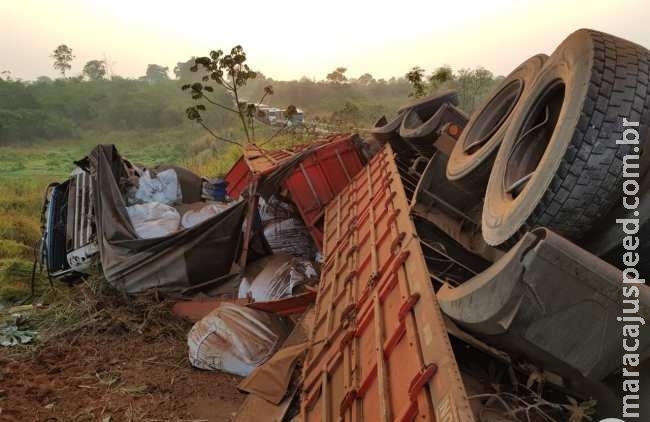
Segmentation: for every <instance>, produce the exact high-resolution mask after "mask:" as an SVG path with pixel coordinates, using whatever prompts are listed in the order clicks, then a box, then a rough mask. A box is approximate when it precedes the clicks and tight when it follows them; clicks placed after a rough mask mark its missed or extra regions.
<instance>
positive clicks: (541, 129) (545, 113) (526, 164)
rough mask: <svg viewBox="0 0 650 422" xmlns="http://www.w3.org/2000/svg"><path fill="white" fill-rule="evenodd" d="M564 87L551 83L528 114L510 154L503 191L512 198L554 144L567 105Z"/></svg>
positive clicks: (517, 193) (560, 83)
mask: <svg viewBox="0 0 650 422" xmlns="http://www.w3.org/2000/svg"><path fill="white" fill-rule="evenodd" d="M564 95H565V84H564V82H563V81H562V80H559V79H558V80H555V81H553V82H551V83H550V84H549V85H548V86H547V87H546V89H544V90H543V91H542V93H541V94H540V95H539V97H538V98H537V99H536V100H535V101H534V102H533V106H532V107H531V108H530V109H529V110H528V111H527V112H526V115H525V117H524V120H523V122H524V123H523V125H522V126H521V128H520V129H519V130H518V135H517V140H516V141H515V143H514V144H513V147H512V150H511V151H510V154H509V155H508V159H507V162H506V170H505V173H504V178H503V189H504V191H505V193H506V194H508V195H510V196H511V197H512V198H513V199H514V198H516V197H517V196H519V194H520V193H521V192H522V191H523V189H524V188H525V187H526V184H527V183H528V181H529V180H530V179H531V178H532V177H533V175H534V174H535V170H536V169H537V166H538V165H539V163H540V161H541V160H542V157H543V156H544V153H545V152H546V149H547V147H548V145H549V143H550V141H551V138H552V136H553V133H554V132H555V127H556V125H557V122H558V118H559V116H560V113H561V111H562V104H563V103H564Z"/></svg>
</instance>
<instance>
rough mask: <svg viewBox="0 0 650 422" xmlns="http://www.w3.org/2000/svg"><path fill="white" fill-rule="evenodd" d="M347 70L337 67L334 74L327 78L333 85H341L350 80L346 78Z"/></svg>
mask: <svg viewBox="0 0 650 422" xmlns="http://www.w3.org/2000/svg"><path fill="white" fill-rule="evenodd" d="M347 70H348V69H347V68H346V67H337V68H336V69H334V71H333V72H331V73H328V74H327V76H326V78H327V80H328V81H330V82H332V83H335V84H341V83H343V82H346V81H347V80H348V78H347V77H346V76H345V72H346V71H347Z"/></svg>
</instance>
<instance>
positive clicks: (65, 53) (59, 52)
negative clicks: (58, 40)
mask: <svg viewBox="0 0 650 422" xmlns="http://www.w3.org/2000/svg"><path fill="white" fill-rule="evenodd" d="M50 57H51V58H53V59H54V64H53V66H54V68H55V69H56V70H58V71H59V72H61V75H62V76H63V77H64V78H65V72H66V71H68V70H70V69H71V68H72V65H71V63H72V60H74V57H75V56H74V55H73V54H72V49H71V48H70V47H68V46H67V45H65V44H61V45H60V46H58V47H57V48H56V49H55V50H54V51H53V52H52V54H51V55H50Z"/></svg>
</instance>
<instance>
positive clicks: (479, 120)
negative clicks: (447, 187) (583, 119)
mask: <svg viewBox="0 0 650 422" xmlns="http://www.w3.org/2000/svg"><path fill="white" fill-rule="evenodd" d="M547 59H548V56H547V55H546V54H538V55H536V56H533V57H531V58H529V59H528V60H526V61H525V62H523V63H522V64H520V65H519V66H517V68H516V69H515V70H513V71H512V72H511V73H510V74H509V75H508V76H507V77H506V78H505V79H504V80H503V81H502V82H501V83H500V84H499V86H497V87H496V88H495V89H494V90H493V91H492V93H491V94H490V95H489V96H488V98H487V99H486V100H485V101H484V102H483V104H482V105H481V106H480V107H479V108H478V109H477V110H476V111H475V112H474V113H473V114H472V116H471V117H470V119H469V122H468V123H467V126H465V129H463V132H462V133H461V135H460V137H459V138H458V141H457V142H456V144H455V146H454V149H453V150H452V153H451V156H450V157H449V162H448V164H447V179H448V180H450V181H452V182H453V183H454V184H456V185H458V186H459V187H460V188H462V189H465V190H467V191H470V192H480V193H483V192H484V191H485V187H486V186H487V181H488V178H489V177H490V170H491V169H492V164H493V163H494V157H495V156H496V152H497V150H498V149H499V145H500V144H501V140H502V139H503V136H504V134H505V132H506V129H507V128H508V123H509V121H510V118H511V117H512V115H513V114H514V111H515V109H516V107H517V105H519V104H521V102H522V100H523V98H525V96H526V94H527V92H528V91H529V89H530V86H531V85H532V83H533V80H534V79H535V77H536V76H537V75H538V74H539V71H540V69H541V68H542V66H543V65H544V63H545V62H546V60H547Z"/></svg>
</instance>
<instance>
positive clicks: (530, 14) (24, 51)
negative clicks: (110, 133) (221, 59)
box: [0, 0, 650, 79]
mask: <svg viewBox="0 0 650 422" xmlns="http://www.w3.org/2000/svg"><path fill="white" fill-rule="evenodd" d="M648 1H649V0H620V1H616V2H614V1H605V0H591V1H588V0H584V1H571V0H545V1H536V2H532V1H531V2H526V1H508V0H492V1H468V0H464V1H448V0H446V1H439V2H437V1H431V0H429V1H410V2H405V1H393V2H384V1H366V2H355V1H352V0H347V1H342V0H328V1H313V2H309V1H300V2H298V1H292V0H289V1H286V0H284V1H277V0H270V1H257V0H255V1H236V2H228V3H224V2H221V1H218V0H217V1H215V0H212V1H197V2H192V1H178V0H177V1H173V2H172V1H165V0H156V1H149V0H102V1H96V0H87V1H82V0H56V1H55V0H51V1H39V0H0V28H1V29H0V34H1V36H0V71H3V70H9V71H11V72H12V75H13V76H14V77H17V78H22V79H35V78H36V77H38V76H40V75H47V76H51V77H54V76H56V72H55V71H54V69H53V68H52V60H51V59H50V57H49V55H50V54H51V52H52V51H53V50H54V49H55V48H56V46H57V45H59V44H62V43H65V44H67V45H68V46H70V47H72V49H73V50H74V54H75V55H76V59H75V61H74V62H73V65H72V71H71V74H72V75H75V74H79V73H80V72H81V69H82V67H83V65H84V64H85V63H86V62H87V61H88V60H92V59H103V58H104V57H106V58H107V61H108V62H109V63H110V64H111V65H112V66H111V67H112V72H113V74H116V75H120V76H124V77H138V76H141V75H143V74H144V73H145V69H146V67H147V64H148V63H157V64H161V65H164V66H169V70H170V76H172V77H173V73H172V72H171V70H172V69H173V67H174V65H175V64H176V62H178V61H185V60H187V59H188V58H189V57H190V56H193V55H206V54H207V53H208V51H209V50H210V49H216V48H221V49H229V48H230V47H232V46H233V45H235V44H241V45H242V46H243V47H244V49H245V50H246V51H247V52H248V55H249V61H250V63H251V65H252V66H253V68H255V69H257V70H261V71H262V72H264V74H266V75H267V76H270V77H273V78H275V79H298V78H300V77H302V76H307V77H309V78H316V79H323V78H324V77H325V75H326V74H327V73H328V72H329V71H331V70H332V69H334V68H335V67H337V66H344V67H347V68H348V76H351V77H355V76H358V75H360V74H362V73H364V72H370V73H372V74H373V76H375V77H376V78H380V77H383V78H388V77H391V76H402V75H403V74H404V73H406V72H407V71H408V69H409V68H410V67H412V66H415V65H419V66H421V67H423V68H425V69H432V68H435V67H436V66H440V65H442V64H449V65H451V66H452V67H453V68H454V69H458V68H462V67H472V68H473V67H476V66H483V67H485V68H487V69H489V70H491V71H493V72H494V73H496V74H504V75H505V74H507V73H508V72H509V71H510V70H511V69H512V68H513V67H514V66H516V65H517V64H518V63H520V62H521V61H523V60H524V59H526V58H527V57H529V56H531V55H533V54H536V53H540V52H545V53H550V52H551V51H552V50H553V49H554V48H555V46H556V45H557V44H558V43H559V42H560V41H561V40H562V39H563V38H565V37H566V36H567V35H568V34H569V33H570V32H572V31H574V30H576V29H579V28H583V27H589V28H594V29H599V30H602V31H606V32H609V33H612V34H615V35H618V36H620V37H623V38H627V39H630V40H632V41H635V42H637V43H639V44H641V45H644V46H646V47H650V5H649V4H648ZM226 4H227V5H226ZM235 5H236V6H235Z"/></svg>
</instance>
